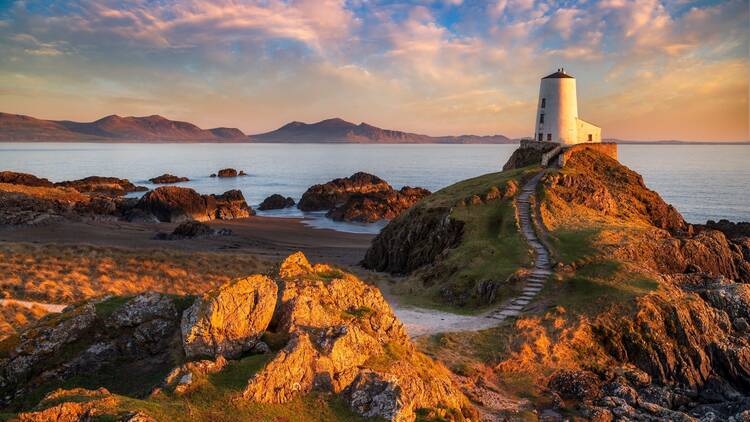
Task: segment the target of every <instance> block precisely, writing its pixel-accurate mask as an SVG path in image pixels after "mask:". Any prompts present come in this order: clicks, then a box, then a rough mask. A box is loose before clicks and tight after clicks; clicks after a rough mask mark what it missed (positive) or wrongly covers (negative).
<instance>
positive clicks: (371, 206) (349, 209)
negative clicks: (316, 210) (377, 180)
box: [326, 186, 431, 223]
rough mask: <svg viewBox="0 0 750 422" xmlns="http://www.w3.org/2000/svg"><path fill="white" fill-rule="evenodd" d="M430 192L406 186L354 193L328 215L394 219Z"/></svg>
mask: <svg viewBox="0 0 750 422" xmlns="http://www.w3.org/2000/svg"><path fill="white" fill-rule="evenodd" d="M430 193H431V192H430V191H428V190H427V189H423V188H412V187H409V186H404V187H403V188H401V190H399V191H397V190H393V189H391V190H388V191H380V192H370V193H364V194H352V195H349V198H347V200H346V202H344V203H343V204H342V205H340V206H338V207H336V208H334V209H332V210H330V211H328V213H326V217H328V218H331V219H333V220H334V221H356V222H361V223H374V222H375V221H379V220H383V219H386V220H392V219H394V218H396V217H398V216H399V215H400V214H401V213H402V212H404V211H405V210H407V209H409V208H411V207H412V206H413V205H414V204H416V203H417V202H418V201H419V200H421V199H422V198H424V197H426V196H427V195H430Z"/></svg>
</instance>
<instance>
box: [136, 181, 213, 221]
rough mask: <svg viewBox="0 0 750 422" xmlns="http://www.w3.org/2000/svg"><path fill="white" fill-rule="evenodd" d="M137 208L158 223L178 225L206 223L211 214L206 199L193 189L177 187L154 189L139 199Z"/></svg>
mask: <svg viewBox="0 0 750 422" xmlns="http://www.w3.org/2000/svg"><path fill="white" fill-rule="evenodd" d="M136 207H137V208H139V209H141V210H143V211H146V212H149V213H151V214H153V215H154V216H155V217H156V218H157V219H159V221H164V222H173V223H179V222H183V221H187V220H197V221H208V220H211V219H212V218H211V214H210V212H209V210H208V208H207V204H206V199H205V197H204V196H203V195H201V194H199V193H198V192H196V191H195V190H193V189H190V188H183V187H177V186H165V187H161V188H156V189H154V190H152V191H150V192H148V193H146V194H145V195H143V197H141V199H140V201H138V205H136Z"/></svg>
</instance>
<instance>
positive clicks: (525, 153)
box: [503, 140, 557, 171]
mask: <svg viewBox="0 0 750 422" xmlns="http://www.w3.org/2000/svg"><path fill="white" fill-rule="evenodd" d="M555 147H557V144H553V143H548V142H536V141H526V140H523V141H521V146H520V147H518V148H516V150H515V151H513V154H511V156H510V158H508V161H507V162H506V163H505V165H503V171H507V170H513V169H520V168H523V167H528V166H538V165H541V163H542V155H544V154H545V153H547V152H549V151H552V150H553V149H555Z"/></svg>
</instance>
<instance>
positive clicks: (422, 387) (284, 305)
mask: <svg viewBox="0 0 750 422" xmlns="http://www.w3.org/2000/svg"><path fill="white" fill-rule="evenodd" d="M279 279H280V283H281V286H282V294H281V298H280V301H279V302H280V303H279V307H278V310H277V316H276V318H275V321H276V323H275V324H276V330H277V331H278V332H279V333H283V334H286V335H288V336H289V338H290V340H289V342H288V343H287V345H286V346H285V347H284V348H283V349H282V350H281V351H280V352H278V354H277V355H276V356H274V358H273V359H272V360H271V361H270V362H269V363H268V364H267V365H266V366H265V367H264V368H263V369H262V370H261V371H260V372H258V373H257V374H256V375H255V376H254V377H253V378H251V379H250V381H249V382H248V385H247V387H246V389H245V391H244V393H243V396H244V397H245V398H246V399H249V400H253V401H258V402H263V403H284V402H288V401H290V400H292V399H293V398H295V397H297V396H298V395H300V394H304V393H307V392H309V391H312V390H317V391H328V392H332V393H339V394H342V396H343V397H344V399H345V400H346V401H347V402H348V403H350V406H351V407H352V409H354V410H355V411H356V412H358V413H360V414H362V415H365V416H379V417H384V418H387V419H389V420H393V421H411V420H414V419H415V417H416V413H415V410H416V409H421V408H426V409H438V408H446V409H452V411H454V412H457V414H461V415H467V416H471V415H475V414H474V413H473V410H472V409H471V408H470V406H469V405H468V402H467V400H466V398H465V397H464V396H463V394H461V393H460V392H459V390H458V388H457V387H456V386H454V385H453V382H452V380H451V377H450V373H449V372H448V371H447V370H446V369H445V368H443V367H442V366H440V365H438V364H436V363H435V362H433V361H432V360H431V359H429V358H428V357H426V356H424V355H423V354H421V353H419V352H418V351H417V350H416V348H415V347H414V345H413V344H412V343H411V342H410V341H409V339H408V337H407V335H406V332H405V331H404V327H403V325H402V324H401V322H400V321H399V320H398V319H397V318H396V317H395V315H394V314H393V311H392V310H391V309H390V307H389V306H388V304H387V303H386V302H385V300H384V299H383V296H382V295H381V293H380V291H379V290H378V289H376V288H374V287H372V286H368V285H366V284H364V283H362V282H361V281H360V280H358V279H357V278H356V277H354V276H352V275H350V274H346V273H343V272H342V271H340V270H337V269H336V268H333V267H331V266H328V265H323V264H317V265H311V264H310V263H309V262H308V261H307V259H306V258H305V256H304V255H302V254H301V253H296V254H294V255H291V256H290V257H288V258H287V259H286V260H285V261H284V262H283V263H282V264H281V265H280V266H279ZM384 382H385V383H386V384H383V383H384Z"/></svg>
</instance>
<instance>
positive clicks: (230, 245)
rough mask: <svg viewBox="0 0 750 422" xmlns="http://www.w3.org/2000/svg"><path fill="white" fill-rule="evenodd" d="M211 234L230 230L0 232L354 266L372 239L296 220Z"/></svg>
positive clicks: (90, 224)
mask: <svg viewBox="0 0 750 422" xmlns="http://www.w3.org/2000/svg"><path fill="white" fill-rule="evenodd" d="M209 224H210V225H211V226H212V227H213V228H215V229H222V228H225V229H230V230H231V231H232V234H231V235H230V236H210V237H203V238H196V239H180V240H157V239H155V236H156V234H157V233H158V232H166V233H171V232H172V230H173V229H174V228H175V227H176V226H177V224H172V223H159V224H136V223H127V222H120V221H80V222H59V223H52V224H45V225H39V226H21V227H13V228H8V227H5V228H2V229H0V242H29V243H41V244H86V245H94V246H114V247H123V248H144V249H154V248H167V249H180V250H186V251H191V250H192V251H208V252H221V251H230V252H234V253H238V252H247V253H251V254H254V255H257V256H259V257H261V258H267V259H272V260H276V259H280V258H283V257H285V256H287V255H289V254H290V253H292V252H295V251H302V252H304V253H305V255H307V256H308V258H309V259H310V260H311V261H315V262H318V261H324V262H330V263H335V264H340V265H349V266H350V265H357V263H359V261H360V260H361V259H362V258H363V257H364V254H365V252H366V251H367V248H368V247H369V246H370V241H371V240H372V238H373V237H374V235H372V234H360V233H344V232H337V231H335V230H330V229H316V228H312V227H309V226H307V225H305V224H303V223H302V220H301V219H298V218H272V217H257V216H256V217H250V218H242V219H237V220H227V221H212V222H210V223H209Z"/></svg>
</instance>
